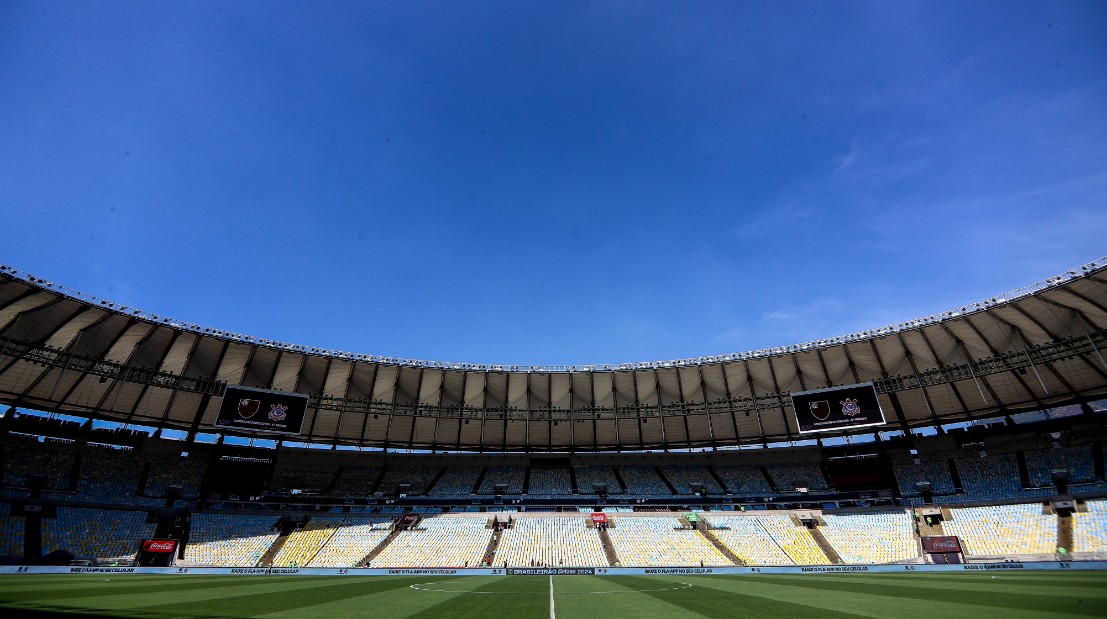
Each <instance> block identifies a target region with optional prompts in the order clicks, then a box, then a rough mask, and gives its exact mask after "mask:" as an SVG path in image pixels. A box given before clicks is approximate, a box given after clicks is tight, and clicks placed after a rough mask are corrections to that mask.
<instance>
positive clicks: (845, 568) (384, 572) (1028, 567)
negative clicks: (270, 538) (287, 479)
mask: <svg viewBox="0 0 1107 619" xmlns="http://www.w3.org/2000/svg"><path fill="white" fill-rule="evenodd" d="M1010 570H1023V571H1042V570H1107V561H1043V562H1024V563H965V564H960V565H812V566H799V565H797V566H786V567H783V566H782V567H775V566H774V567H556V568H544V567H518V568H507V569H502V568H497V569H488V568H468V569H465V568H391V569H388V568H357V567H351V568H325V567H272V568H270V567H83V566H34V565H4V566H0V575H6V574H120V575H122V574H176V575H190V574H191V575H197V574H198V575H226V576H571V575H589V576H666V575H681V576H686V575H687V576H694V575H714V576H732V575H747V574H819V573H835V574H851V573H867V574H872V573H901V574H902V573H903V572H981V571H991V572H994V571H1010Z"/></svg>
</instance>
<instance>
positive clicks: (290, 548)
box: [273, 517, 346, 567]
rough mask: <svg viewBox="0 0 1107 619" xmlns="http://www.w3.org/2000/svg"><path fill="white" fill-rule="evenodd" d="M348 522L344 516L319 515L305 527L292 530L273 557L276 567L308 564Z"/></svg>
mask: <svg viewBox="0 0 1107 619" xmlns="http://www.w3.org/2000/svg"><path fill="white" fill-rule="evenodd" d="M345 522H346V520H345V519H344V518H328V517H317V518H312V519H311V520H310V521H308V523H307V525H306V526H304V527H303V528H298V529H296V530H294V531H292V533H291V534H289V536H288V540H287V541H285V543H284V546H281V549H280V551H279V552H277V555H276V556H275V557H273V565H274V566H275V567H299V566H304V565H307V564H308V563H309V562H310V561H311V560H312V559H314V558H315V555H317V554H318V553H319V551H320V550H322V549H323V546H324V545H326V544H327V543H328V542H330V541H331V539H332V538H333V537H334V535H335V533H337V532H338V530H339V528H340V527H341V526H342V525H343V524H344V523H345Z"/></svg>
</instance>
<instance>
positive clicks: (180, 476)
mask: <svg viewBox="0 0 1107 619" xmlns="http://www.w3.org/2000/svg"><path fill="white" fill-rule="evenodd" d="M143 459H144V460H145V461H147V462H149V466H150V472H149V474H148V475H147V477H146V487H145V491H144V494H145V495H146V496H150V497H164V496H165V492H166V489H167V488H168V487H169V486H180V487H181V498H182V499H197V498H199V497H200V485H201V484H202V483H203V481H204V473H205V471H206V469H207V464H208V463H207V459H206V458H205V457H203V456H201V455H199V454H191V455H189V457H187V458H182V457H180V456H177V455H172V454H171V455H169V456H161V455H158V456H154V455H147V456H144V457H143Z"/></svg>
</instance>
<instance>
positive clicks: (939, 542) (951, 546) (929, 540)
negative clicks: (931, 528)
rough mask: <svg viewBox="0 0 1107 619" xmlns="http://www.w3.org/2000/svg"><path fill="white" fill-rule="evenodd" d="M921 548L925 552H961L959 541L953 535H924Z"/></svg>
mask: <svg viewBox="0 0 1107 619" xmlns="http://www.w3.org/2000/svg"><path fill="white" fill-rule="evenodd" d="M922 539H923V550H925V551H927V552H961V542H960V541H959V540H958V539H957V537H956V536H953V535H935V536H931V537H924V538H922Z"/></svg>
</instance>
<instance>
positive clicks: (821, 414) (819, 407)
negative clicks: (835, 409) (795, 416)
mask: <svg viewBox="0 0 1107 619" xmlns="http://www.w3.org/2000/svg"><path fill="white" fill-rule="evenodd" d="M807 410H808V411H810V412H811V416H813V417H814V418H815V419H818V420H819V421H826V418H827V417H829V416H830V402H827V401H826V400H819V401H818V402H811V403H809V404H808V405H807Z"/></svg>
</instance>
